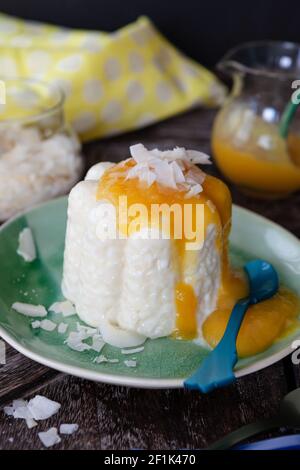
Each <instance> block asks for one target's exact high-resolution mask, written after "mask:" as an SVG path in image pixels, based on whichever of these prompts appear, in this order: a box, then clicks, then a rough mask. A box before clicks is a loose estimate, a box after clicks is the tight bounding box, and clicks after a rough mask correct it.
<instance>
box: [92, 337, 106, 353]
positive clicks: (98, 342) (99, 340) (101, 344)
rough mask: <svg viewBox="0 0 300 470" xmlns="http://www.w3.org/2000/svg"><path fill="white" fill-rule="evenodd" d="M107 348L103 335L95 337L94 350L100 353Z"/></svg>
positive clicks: (93, 341) (93, 340)
mask: <svg viewBox="0 0 300 470" xmlns="http://www.w3.org/2000/svg"><path fill="white" fill-rule="evenodd" d="M104 346H105V342H104V341H103V339H102V336H101V335H94V336H93V339H92V350H93V351H96V352H98V353H99V352H100V351H101V350H102V349H103V348H104Z"/></svg>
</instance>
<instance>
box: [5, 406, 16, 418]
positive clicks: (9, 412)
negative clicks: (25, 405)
mask: <svg viewBox="0 0 300 470" xmlns="http://www.w3.org/2000/svg"><path fill="white" fill-rule="evenodd" d="M3 411H4V414H6V416H13V414H14V407H13V406H5V407H4V408H3Z"/></svg>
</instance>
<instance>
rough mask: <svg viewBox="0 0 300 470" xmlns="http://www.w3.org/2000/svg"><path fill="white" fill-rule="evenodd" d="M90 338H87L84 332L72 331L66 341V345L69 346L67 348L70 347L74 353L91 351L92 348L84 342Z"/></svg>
mask: <svg viewBox="0 0 300 470" xmlns="http://www.w3.org/2000/svg"><path fill="white" fill-rule="evenodd" d="M88 337H89V336H87V335H86V334H85V333H84V332H82V331H71V333H70V334H69V336H68V338H67V339H66V341H65V344H67V346H69V348H71V349H73V350H74V351H78V352H83V351H89V350H90V349H91V346H89V345H88V344H86V343H84V342H83V340H85V339H87V338H88Z"/></svg>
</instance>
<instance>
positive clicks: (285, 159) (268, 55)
mask: <svg viewBox="0 0 300 470" xmlns="http://www.w3.org/2000/svg"><path fill="white" fill-rule="evenodd" d="M218 68H219V69H220V70H222V71H223V72H225V73H227V74H230V75H231V76H232V78H233V88H232V92H231V94H230V96H229V98H228V99H227V101H226V102H225V104H224V106H223V108H222V109H221V110H220V111H219V113H218V114H217V117H216V119H215V122H214V126H213V133H212V149H213V154H214V157H215V161H216V163H217V165H218V166H219V168H220V170H221V171H222V172H223V174H224V175H225V177H226V178H228V180H230V181H232V182H233V183H235V184H236V185H238V186H239V187H240V188H241V189H242V190H244V191H245V192H248V193H250V194H251V195H255V196H258V197H264V198H278V197H283V196H286V195H288V194H289V193H292V192H294V191H296V190H298V189H300V106H299V107H298V108H297V107H295V111H296V112H295V114H294V115H293V117H292V119H291V122H290V123H289V125H288V126H287V125H286V132H285V135H284V136H283V132H282V128H283V120H284V117H285V116H286V114H287V110H288V107H290V103H291V100H292V99H293V102H294V103H295V102H296V101H297V100H298V101H297V102H299V101H300V46H299V45H297V44H293V43H287V42H256V43H246V44H243V45H241V46H238V47H236V48H234V49H232V50H231V51H229V52H228V53H227V54H226V55H225V57H224V58H223V59H222V60H221V61H220V63H219V64H218Z"/></svg>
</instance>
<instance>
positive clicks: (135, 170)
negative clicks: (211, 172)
mask: <svg viewBox="0 0 300 470" xmlns="http://www.w3.org/2000/svg"><path fill="white" fill-rule="evenodd" d="M130 153H131V156H132V158H133V159H134V160H135V162H136V165H135V166H134V167H132V168H130V169H129V170H128V172H127V179H132V178H139V179H140V181H144V182H146V184H147V186H148V187H149V186H151V185H152V184H153V183H154V182H155V181H157V182H158V183H159V184H161V185H163V186H166V187H169V188H173V189H178V190H186V191H187V193H189V192H190V191H191V196H188V197H192V195H197V194H199V193H200V192H201V191H202V187H201V184H202V182H203V180H204V178H205V175H204V173H203V172H201V171H200V170H199V169H198V168H196V167H194V169H193V166H192V165H193V164H194V163H201V164H208V163H210V161H209V156H208V155H206V154H204V153H202V152H198V151H196V150H186V149H185V148H180V147H176V148H174V149H173V150H166V151H160V150H158V149H153V150H147V149H146V148H145V147H144V145H142V144H136V145H132V146H131V147H130ZM191 169H192V170H194V171H193V172H192V173H193V174H194V176H193V177H191V174H190V170H191ZM196 171H197V174H196ZM200 180H201V181H200Z"/></svg>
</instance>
